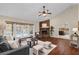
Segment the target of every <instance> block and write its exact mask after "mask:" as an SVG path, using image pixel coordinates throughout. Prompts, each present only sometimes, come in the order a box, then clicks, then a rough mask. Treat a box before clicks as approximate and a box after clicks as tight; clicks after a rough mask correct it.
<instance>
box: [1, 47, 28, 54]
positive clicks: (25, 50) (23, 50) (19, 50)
mask: <svg viewBox="0 0 79 59" xmlns="http://www.w3.org/2000/svg"><path fill="white" fill-rule="evenodd" d="M0 55H29V46H24V47H20V48H16V49H13V50H8V51H6V52H2V53H0Z"/></svg>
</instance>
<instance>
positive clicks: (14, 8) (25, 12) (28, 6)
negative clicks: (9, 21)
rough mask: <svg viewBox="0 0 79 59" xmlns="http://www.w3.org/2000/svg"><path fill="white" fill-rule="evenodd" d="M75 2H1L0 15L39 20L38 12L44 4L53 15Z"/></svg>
mask: <svg viewBox="0 0 79 59" xmlns="http://www.w3.org/2000/svg"><path fill="white" fill-rule="evenodd" d="M71 5H73V4H69V3H68V4H67V3H4V4H3V3H0V15H4V16H10V17H14V18H19V19H24V20H39V19H40V18H41V17H39V16H38V12H39V11H42V6H46V9H48V10H49V12H51V13H52V15H53V16H55V15H57V14H59V13H60V12H62V11H63V10H65V9H66V8H68V7H69V6H71Z"/></svg>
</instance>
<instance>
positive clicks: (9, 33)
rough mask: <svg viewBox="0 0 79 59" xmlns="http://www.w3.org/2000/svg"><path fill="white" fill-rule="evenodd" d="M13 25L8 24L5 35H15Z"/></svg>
mask: <svg viewBox="0 0 79 59" xmlns="http://www.w3.org/2000/svg"><path fill="white" fill-rule="evenodd" d="M12 27H13V25H12V24H6V32H5V35H12V34H13V29H12Z"/></svg>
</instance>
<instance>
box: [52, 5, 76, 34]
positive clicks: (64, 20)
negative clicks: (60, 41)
mask: <svg viewBox="0 0 79 59" xmlns="http://www.w3.org/2000/svg"><path fill="white" fill-rule="evenodd" d="M50 24H51V25H52V26H54V27H55V29H54V30H55V31H54V35H58V31H59V28H60V27H62V26H63V25H64V24H67V27H68V28H69V34H71V33H72V28H74V27H77V24H78V5H73V6H71V7H69V8H67V9H66V10H64V11H63V12H62V13H60V14H59V15H57V16H55V17H53V18H52V19H51V20H50Z"/></svg>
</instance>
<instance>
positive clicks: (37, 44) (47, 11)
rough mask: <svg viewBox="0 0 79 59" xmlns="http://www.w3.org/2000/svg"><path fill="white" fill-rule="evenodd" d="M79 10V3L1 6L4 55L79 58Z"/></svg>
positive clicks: (1, 50) (0, 45)
mask: <svg viewBox="0 0 79 59" xmlns="http://www.w3.org/2000/svg"><path fill="white" fill-rule="evenodd" d="M78 11H79V4H77V3H76V4H73V3H29V4H28V3H2V4H0V41H1V42H0V55H79V40H78V38H79V35H78V30H79V17H78V14H79V12H78ZM4 42H5V43H6V44H7V46H8V48H6V46H5V45H6V44H4ZM73 42H75V43H76V44H75V43H73Z"/></svg>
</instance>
